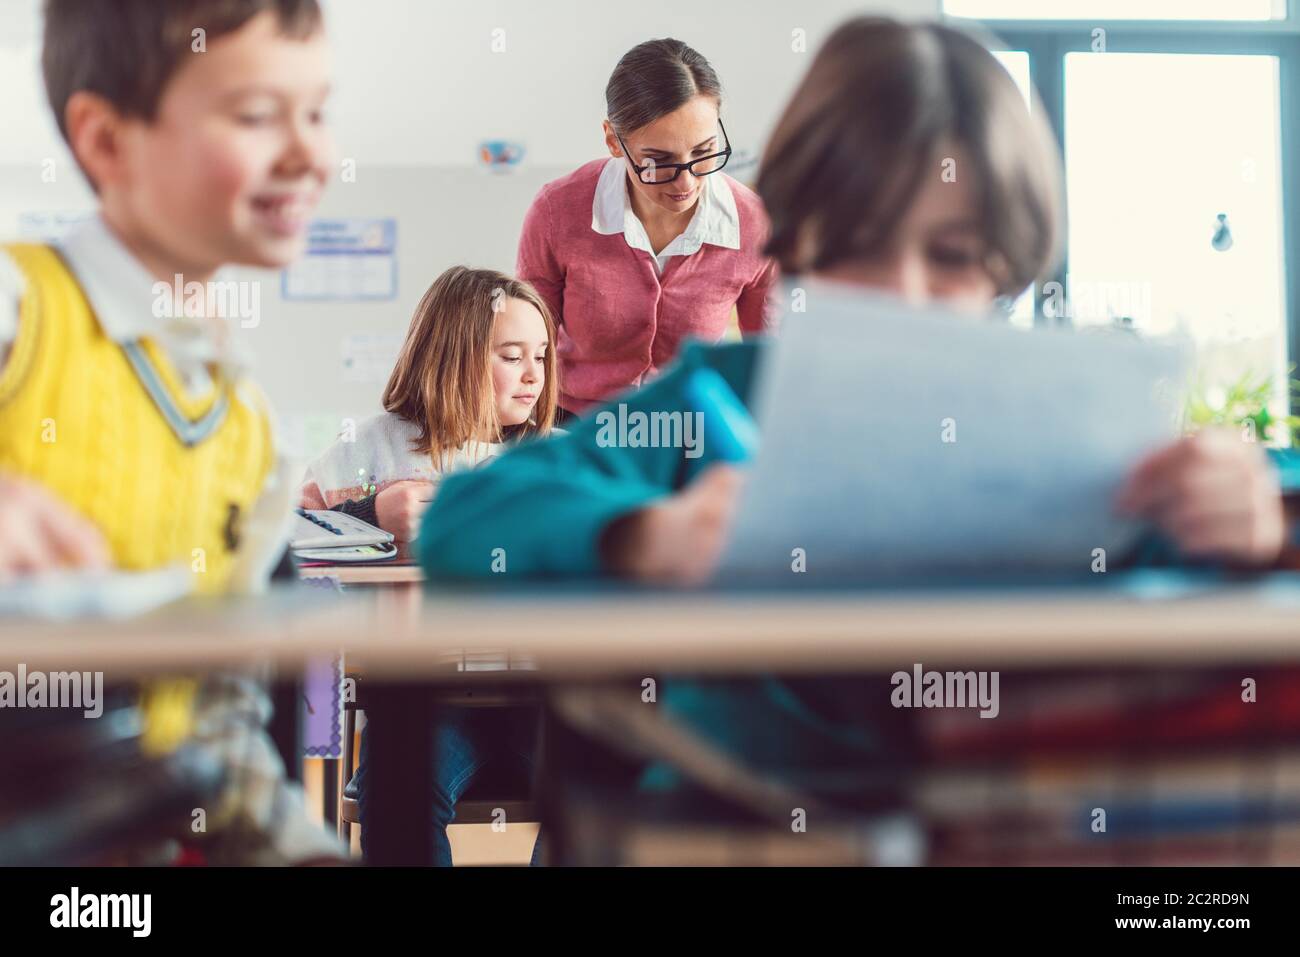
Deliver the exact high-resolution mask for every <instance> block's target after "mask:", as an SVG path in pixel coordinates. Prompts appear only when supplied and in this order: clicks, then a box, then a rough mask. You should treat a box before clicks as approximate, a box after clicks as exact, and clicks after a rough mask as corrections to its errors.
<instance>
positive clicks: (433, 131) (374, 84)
mask: <svg viewBox="0 0 1300 957" xmlns="http://www.w3.org/2000/svg"><path fill="white" fill-rule="evenodd" d="M325 6H326V17H327V22H328V27H329V31H330V35H331V38H332V40H333V45H334V56H335V65H336V70H335V74H336V90H337V92H336V94H335V97H334V99H333V102H332V103H331V106H330V121H331V124H332V125H333V127H334V131H335V135H336V138H337V141H338V146H339V155H340V157H341V158H347V159H352V160H355V162H356V170H357V176H356V182H350V183H342V182H337V183H335V184H334V185H333V186H332V187H331V189H330V191H329V192H327V194H326V197H325V200H324V201H323V203H322V206H321V210H320V212H321V215H322V216H367V217H369V216H384V217H388V216H391V217H395V218H397V219H398V248H399V266H398V269H399V289H398V295H397V298H396V300H394V301H392V302H381V303H371V304H367V303H335V302H330V303H319V304H305V303H299V302H283V301H281V299H280V298H279V289H280V284H279V281H278V277H277V276H274V275H266V276H264V280H265V281H264V282H263V283H262V300H261V308H262V320H261V323H260V324H259V325H258V327H257V328H256V329H251V330H247V331H245V332H244V333H242V335H243V336H244V337H245V341H246V343H247V345H248V346H249V347H250V349H251V350H252V352H253V353H254V355H255V360H256V365H257V369H256V371H257V375H258V378H259V379H260V380H261V382H262V384H263V385H264V387H265V388H266V390H267V392H268V393H269V394H270V396H271V398H272V401H273V402H274V404H275V406H276V408H277V410H278V411H279V413H280V416H281V419H282V422H283V424H284V426H285V430H286V438H287V439H289V440H290V442H291V443H292V444H294V445H298V446H301V449H300V451H301V452H302V453H304V454H310V453H312V452H314V451H315V450H317V449H318V448H319V447H320V446H321V445H322V444H323V443H325V442H327V441H328V439H329V435H330V434H331V433H332V431H333V430H334V429H336V428H337V423H338V422H339V420H340V419H341V418H343V417H345V416H363V415H367V414H370V413H371V412H374V411H378V408H379V392H380V390H381V389H382V386H383V382H382V380H379V381H374V382H370V383H356V382H346V381H344V379H343V377H342V375H341V370H342V365H341V354H340V346H341V342H342V340H343V337H344V336H347V335H349V334H353V333H361V332H367V333H369V332H374V333H381V334H389V335H392V336H400V334H401V333H402V332H404V331H405V329H406V325H407V322H408V321H409V318H410V313H411V310H412V309H413V308H414V305H415V303H416V301H417V300H418V299H419V297H420V295H421V294H422V293H423V291H424V289H425V288H426V287H427V285H428V283H429V282H430V281H431V280H432V279H433V277H434V276H436V275H437V274H438V273H439V272H440V271H442V270H443V269H445V268H446V267H447V266H449V265H451V264H453V263H458V262H463V263H467V264H470V265H476V266H487V267H493V268H498V269H503V270H507V271H509V270H511V269H512V268H513V266H514V251H515V242H516V239H517V237H518V231H519V225H520V223H521V222H522V220H523V216H524V212H525V210H526V209H527V206H528V203H529V202H530V201H531V199H532V197H533V195H534V194H535V193H536V191H537V189H538V187H540V186H541V185H542V184H543V183H545V182H547V181H548V180H550V179H553V178H555V177H556V176H559V175H562V174H563V173H566V172H568V171H569V170H570V169H572V168H573V167H575V166H577V165H578V164H580V163H582V162H585V161H586V160H589V159H593V158H595V157H597V156H599V155H601V154H602V151H603V144H602V139H601V131H600V121H601V119H602V118H603V116H604V87H605V82H606V80H607V79H608V77H609V73H610V71H611V70H612V69H613V67H614V64H615V63H616V62H617V60H618V58H619V56H620V55H621V54H622V53H623V52H624V51H625V50H627V49H628V48H629V47H631V46H633V45H634V44H636V43H638V42H640V41H641V40H644V39H647V38H649V37H654V36H676V37H678V38H679V39H682V40H685V41H687V42H688V43H690V44H691V45H692V46H694V47H695V48H696V49H698V50H699V51H700V52H701V53H703V54H704V55H705V56H706V57H708V58H709V60H710V61H711V62H712V63H713V65H714V67H715V68H716V69H717V71H718V73H719V76H720V77H721V78H722V82H723V85H724V88H725V96H726V100H725V105H724V116H725V117H726V119H727V130H728V132H729V133H730V134H731V135H732V136H733V146H734V147H735V148H736V150H737V152H738V154H741V155H745V154H747V155H748V157H749V158H750V159H753V158H755V157H756V156H757V154H758V151H759V150H760V149H761V145H762V142H763V140H764V138H765V137H766V135H767V133H768V131H769V130H770V129H771V127H772V125H773V124H774V123H775V121H776V118H777V113H778V111H779V110H780V108H781V106H782V105H783V104H784V102H785V99H786V98H787V96H788V95H789V92H790V90H791V89H792V87H793V85H794V83H795V82H796V81H797V79H798V77H799V76H800V74H801V73H802V71H803V69H804V67H805V65H806V64H807V62H808V60H809V58H810V56H811V54H812V52H813V51H815V50H816V48H817V46H818V45H819V44H820V42H821V40H822V39H823V38H824V37H825V36H826V34H827V33H828V32H829V31H830V29H832V28H833V27H834V25H835V24H836V23H838V22H839V21H840V20H842V19H844V18H845V17H847V16H850V15H853V14H856V13H861V12H866V11H871V12H880V13H889V14H893V15H896V16H903V17H922V16H933V15H934V14H935V13H936V12H937V10H938V6H939V0H869V2H867V3H865V4H864V3H858V2H852V0H808V2H803V3H798V2H793V0H711V2H708V3H700V2H697V0H657V2H654V3H633V2H620V3H613V2H610V0H545V2H537V0H497V2H478V0H461V2H456V3H450V2H445V0H433V2H430V0H325ZM39 26H40V24H39V0H0V89H2V90H4V91H5V95H4V97H3V102H2V103H0V111H2V112H0V121H2V122H0V130H3V133H0V237H5V238H7V237H9V236H11V235H12V234H13V232H14V231H15V230H16V228H17V219H18V215H19V214H20V213H22V212H33V211H54V210H76V209H89V208H92V206H91V203H92V201H91V197H90V193H89V191H88V190H87V189H86V187H85V185H84V183H82V182H81V180H80V177H79V175H77V174H76V172H75V167H73V166H72V165H71V163H70V160H69V157H68V155H67V152H66V150H65V149H64V147H63V145H62V143H61V142H60V140H59V138H58V134H57V131H56V129H55V127H54V124H53V122H52V120H51V119H50V118H49V116H48V110H47V108H46V104H45V97H44V92H43V89H42V87H41V83H40V77H39V72H38V69H37V60H38V43H39ZM498 29H500V30H503V31H504V34H495V36H496V37H497V38H501V37H502V36H503V37H504V42H505V50H504V52H500V53H494V52H492V49H491V46H492V41H493V38H494V33H493V31H494V30H498ZM796 29H802V30H804V31H806V36H807V49H808V52H806V53H796V52H793V51H792V49H791V37H792V32H793V31H794V30H796ZM486 139H506V140H511V141H517V142H520V143H523V144H524V145H525V147H526V149H527V154H526V156H525V159H524V162H523V164H522V165H521V166H520V167H519V168H517V169H515V170H514V171H512V172H509V173H504V174H503V173H492V172H488V171H485V170H483V169H481V168H479V167H478V165H477V159H476V157H477V146H478V144H479V142H480V141H482V140H486ZM50 158H53V159H54V161H55V164H56V165H55V168H56V170H57V176H56V180H55V182H53V183H46V182H42V178H41V166H42V163H43V162H44V161H45V160H47V159H50ZM733 162H735V160H734V159H733ZM748 170H749V171H752V166H751V167H749V168H748ZM745 173H746V169H745V168H744V167H738V172H737V175H738V178H742V179H743V178H745Z"/></svg>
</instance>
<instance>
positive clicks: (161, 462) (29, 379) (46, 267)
mask: <svg viewBox="0 0 1300 957" xmlns="http://www.w3.org/2000/svg"><path fill="white" fill-rule="evenodd" d="M0 248H2V249H3V250H4V251H5V252H7V253H8V255H9V256H10V258H12V259H13V261H14V262H15V263H16V264H17V266H18V268H19V270H20V271H21V272H22V274H23V276H24V277H25V279H26V290H25V293H24V296H23V299H22V303H21V306H20V308H19V316H18V334H17V337H16V338H15V339H14V341H13V343H12V346H11V348H10V352H9V357H8V360H7V362H5V364H4V366H3V367H2V368H0V471H4V472H8V473H11V474H17V475H23V476H27V477H29V478H31V479H34V480H35V481H37V482H39V483H40V484H42V485H44V486H45V487H46V488H48V489H50V490H52V491H53V492H54V493H55V494H56V495H58V496H59V497H60V498H62V499H63V500H64V501H65V502H67V503H68V504H69V505H71V506H72V507H73V508H75V509H77V510H78V511H79V512H81V513H82V514H83V515H85V516H87V517H88V518H89V519H90V520H91V521H92V522H94V524H95V525H97V526H98V527H99V529H100V530H101V531H102V532H103V534H104V536H105V537H106V539H107V540H108V544H109V547H110V548H111V550H112V554H113V559H114V561H115V563H116V564H117V565H119V566H120V567H122V568H128V569H151V568H158V567H160V566H163V565H168V564H173V563H181V564H184V565H186V566H188V567H189V568H191V569H192V570H193V571H194V572H195V575H194V579H195V581H194V584H195V588H196V589H197V590H199V591H202V592H209V593H210V592H216V591H220V590H221V589H222V588H223V587H224V586H225V583H226V581H227V579H228V578H229V575H230V571H231V568H232V561H231V559H232V555H233V553H234V550H235V548H236V547H237V545H238V537H239V526H240V522H241V519H242V517H243V516H245V515H247V514H248V512H249V510H250V509H251V508H252V506H253V503H254V502H255V501H256V500H257V497H258V495H259V493H260V492H261V489H262V486H263V483H264V482H265V480H266V477H267V474H268V473H269V471H270V467H271V458H272V448H271V439H270V428H269V423H268V419H267V416H266V413H265V412H264V411H263V410H262V409H260V408H254V407H252V406H250V405H249V404H247V403H245V402H244V401H241V398H240V397H239V395H237V394H236V389H235V388H234V386H233V384H232V383H230V382H229V381H227V380H225V379H223V378H222V377H220V376H219V375H216V376H214V381H215V384H214V386H213V388H212V390H211V392H210V394H209V395H206V396H203V397H199V398H192V397H187V396H186V395H185V392H184V390H183V389H182V387H181V380H180V377H179V375H178V374H177V372H176V370H175V368H174V367H173V366H172V365H171V363H170V362H169V361H168V360H167V358H166V356H165V355H164V354H163V352H162V350H161V349H159V348H158V347H157V346H156V345H155V344H154V343H152V342H150V341H149V340H147V339H141V340H139V341H138V343H136V344H134V345H131V346H123V345H120V344H118V343H116V342H114V341H112V340H111V339H109V338H108V337H107V336H106V335H105V334H104V333H103V330H102V329H101V328H100V325H99V322H98V320H97V319H96V318H95V314H94V311H93V310H92V309H91V306H90V303H89V302H88V301H87V300H86V297H85V294H84V293H83V292H82V290H81V287H80V285H79V284H78V283H77V280H76V278H75V277H74V276H73V275H72V273H71V272H70V271H69V270H68V268H67V266H66V265H64V263H63V261H62V260H61V259H60V258H59V257H58V256H57V255H56V254H55V252H54V251H53V250H52V249H50V248H48V247H46V246H34V245H11V246H3V247H0ZM149 383H152V388H154V389H155V390H156V391H157V392H158V393H159V394H158V395H154V396H151V394H150V391H149ZM240 391H241V392H242V391H244V390H243V389H241V390H240ZM164 397H165V398H169V399H170V403H171V407H172V409H174V413H175V412H178V413H179V415H178V416H174V420H173V422H172V424H169V421H168V418H167V417H166V415H165V414H164V412H163V408H164V407H165V406H166V405H167V402H166V401H165V398H164ZM223 409H224V412H223ZM214 410H215V411H214ZM174 413H173V414H174ZM209 413H212V418H211V419H210V420H209V419H205V417H206V416H207V415H208V414H209ZM214 423H215V424H214ZM203 424H206V425H207V426H208V428H202V427H199V426H201V425H203ZM186 430H193V431H192V432H189V433H187V432H186ZM182 435H185V436H186V439H185V440H183V439H182ZM187 441H189V442H191V443H192V444H187Z"/></svg>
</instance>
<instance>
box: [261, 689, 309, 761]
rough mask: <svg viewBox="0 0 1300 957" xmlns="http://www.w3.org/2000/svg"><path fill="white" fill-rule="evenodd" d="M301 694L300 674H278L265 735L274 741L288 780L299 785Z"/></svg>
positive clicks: (301, 739)
mask: <svg viewBox="0 0 1300 957" xmlns="http://www.w3.org/2000/svg"><path fill="white" fill-rule="evenodd" d="M302 695H303V682H302V675H301V674H287V675H286V674H281V675H277V676H276V678H275V681H274V682H273V683H272V684H271V707H272V709H273V711H272V714H271V723H270V726H269V727H268V728H267V733H268V734H270V735H271V740H272V741H274V742H275V747H276V749H277V750H278V751H279V752H280V760H281V761H283V762H284V773H285V776H286V777H287V778H288V779H289V780H290V781H296V782H298V783H299V784H301V783H302V742H303V736H302Z"/></svg>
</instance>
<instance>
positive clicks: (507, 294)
mask: <svg viewBox="0 0 1300 957" xmlns="http://www.w3.org/2000/svg"><path fill="white" fill-rule="evenodd" d="M503 299H522V300H523V301H524V302H527V303H529V304H531V305H532V306H533V308H534V309H536V310H537V311H538V312H539V313H541V315H542V321H543V322H544V323H546V339H547V346H546V381H545V382H544V383H543V384H542V391H541V394H540V395H539V396H538V397H537V405H536V406H535V407H534V408H533V415H532V418H531V420H530V421H528V422H527V423H525V424H524V425H523V427H522V428H521V429H519V430H518V431H519V434H520V437H522V436H523V435H529V434H538V435H547V434H548V433H549V432H550V431H551V426H552V425H553V424H554V422H555V405H556V395H557V388H556V381H555V321H554V319H552V317H551V311H550V310H549V309H548V308H547V307H546V303H545V301H543V299H542V297H541V296H539V295H538V294H537V291H536V290H535V289H534V288H533V287H532V286H531V285H530V284H529V283H526V282H524V281H523V280H520V279H512V278H511V277H509V276H507V275H505V274H504V273H499V272H497V271H495V270H492V269H469V268H467V267H465V266H453V267H451V268H450V269H448V270H447V271H446V272H444V273H443V274H442V275H441V276H439V277H438V278H437V279H435V280H434V281H433V285H432V286H430V287H429V289H428V291H427V292H426V293H425V294H424V297H423V298H421V299H420V304H419V305H418V306H416V307H415V315H414V316H413V317H412V318H411V327H410V329H408V330H407V333H406V342H405V343H403V345H402V351H401V353H400V354H399V355H398V357H397V365H396V366H395V367H394V368H393V374H392V375H391V376H390V377H389V379H388V385H387V386H386V387H385V388H384V409H385V411H388V412H392V413H393V414H394V415H399V416H401V417H402V418H404V419H406V420H407V421H408V422H412V423H414V424H415V425H416V426H417V427H418V428H419V430H420V435H419V438H418V439H417V440H416V444H415V447H414V448H413V449H412V450H411V451H413V452H416V453H419V454H428V455H429V456H430V458H431V459H432V460H433V464H434V467H435V468H437V469H439V470H441V469H442V468H443V467H444V466H445V465H446V464H447V463H448V462H449V459H450V456H451V455H452V454H453V453H454V452H455V451H456V449H458V448H460V447H461V446H462V445H464V444H466V443H467V442H474V441H479V440H481V437H482V436H484V435H491V436H493V438H494V440H495V441H498V442H499V441H501V438H502V427H501V423H500V421H499V420H498V418H497V411H496V395H495V392H494V391H493V387H492V334H493V333H492V330H493V326H494V323H495V321H496V316H497V311H498V308H499V304H500V303H501V302H502V300H503Z"/></svg>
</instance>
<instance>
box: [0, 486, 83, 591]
mask: <svg viewBox="0 0 1300 957" xmlns="http://www.w3.org/2000/svg"><path fill="white" fill-rule="evenodd" d="M107 565H108V545H107V544H106V543H105V542H104V537H103V536H102V535H101V534H100V533H99V529H97V528H96V527H95V526H94V525H92V524H91V523H90V522H88V521H86V519H84V518H82V517H81V516H80V515H78V514H76V513H75V512H73V511H72V510H70V509H69V508H68V507H67V506H65V505H64V504H63V503H62V502H60V501H59V500H58V499H56V498H54V496H52V495H51V494H50V493H49V492H47V491H45V489H43V488H42V487H41V486H39V485H36V484H33V483H31V482H27V481H23V480H20V479H13V478H6V477H4V476H0V582H5V581H8V580H10V579H11V578H13V577H15V576H16V575H19V574H30V573H40V572H47V571H53V570H55V569H58V568H91V569H101V568H105V567H107Z"/></svg>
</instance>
